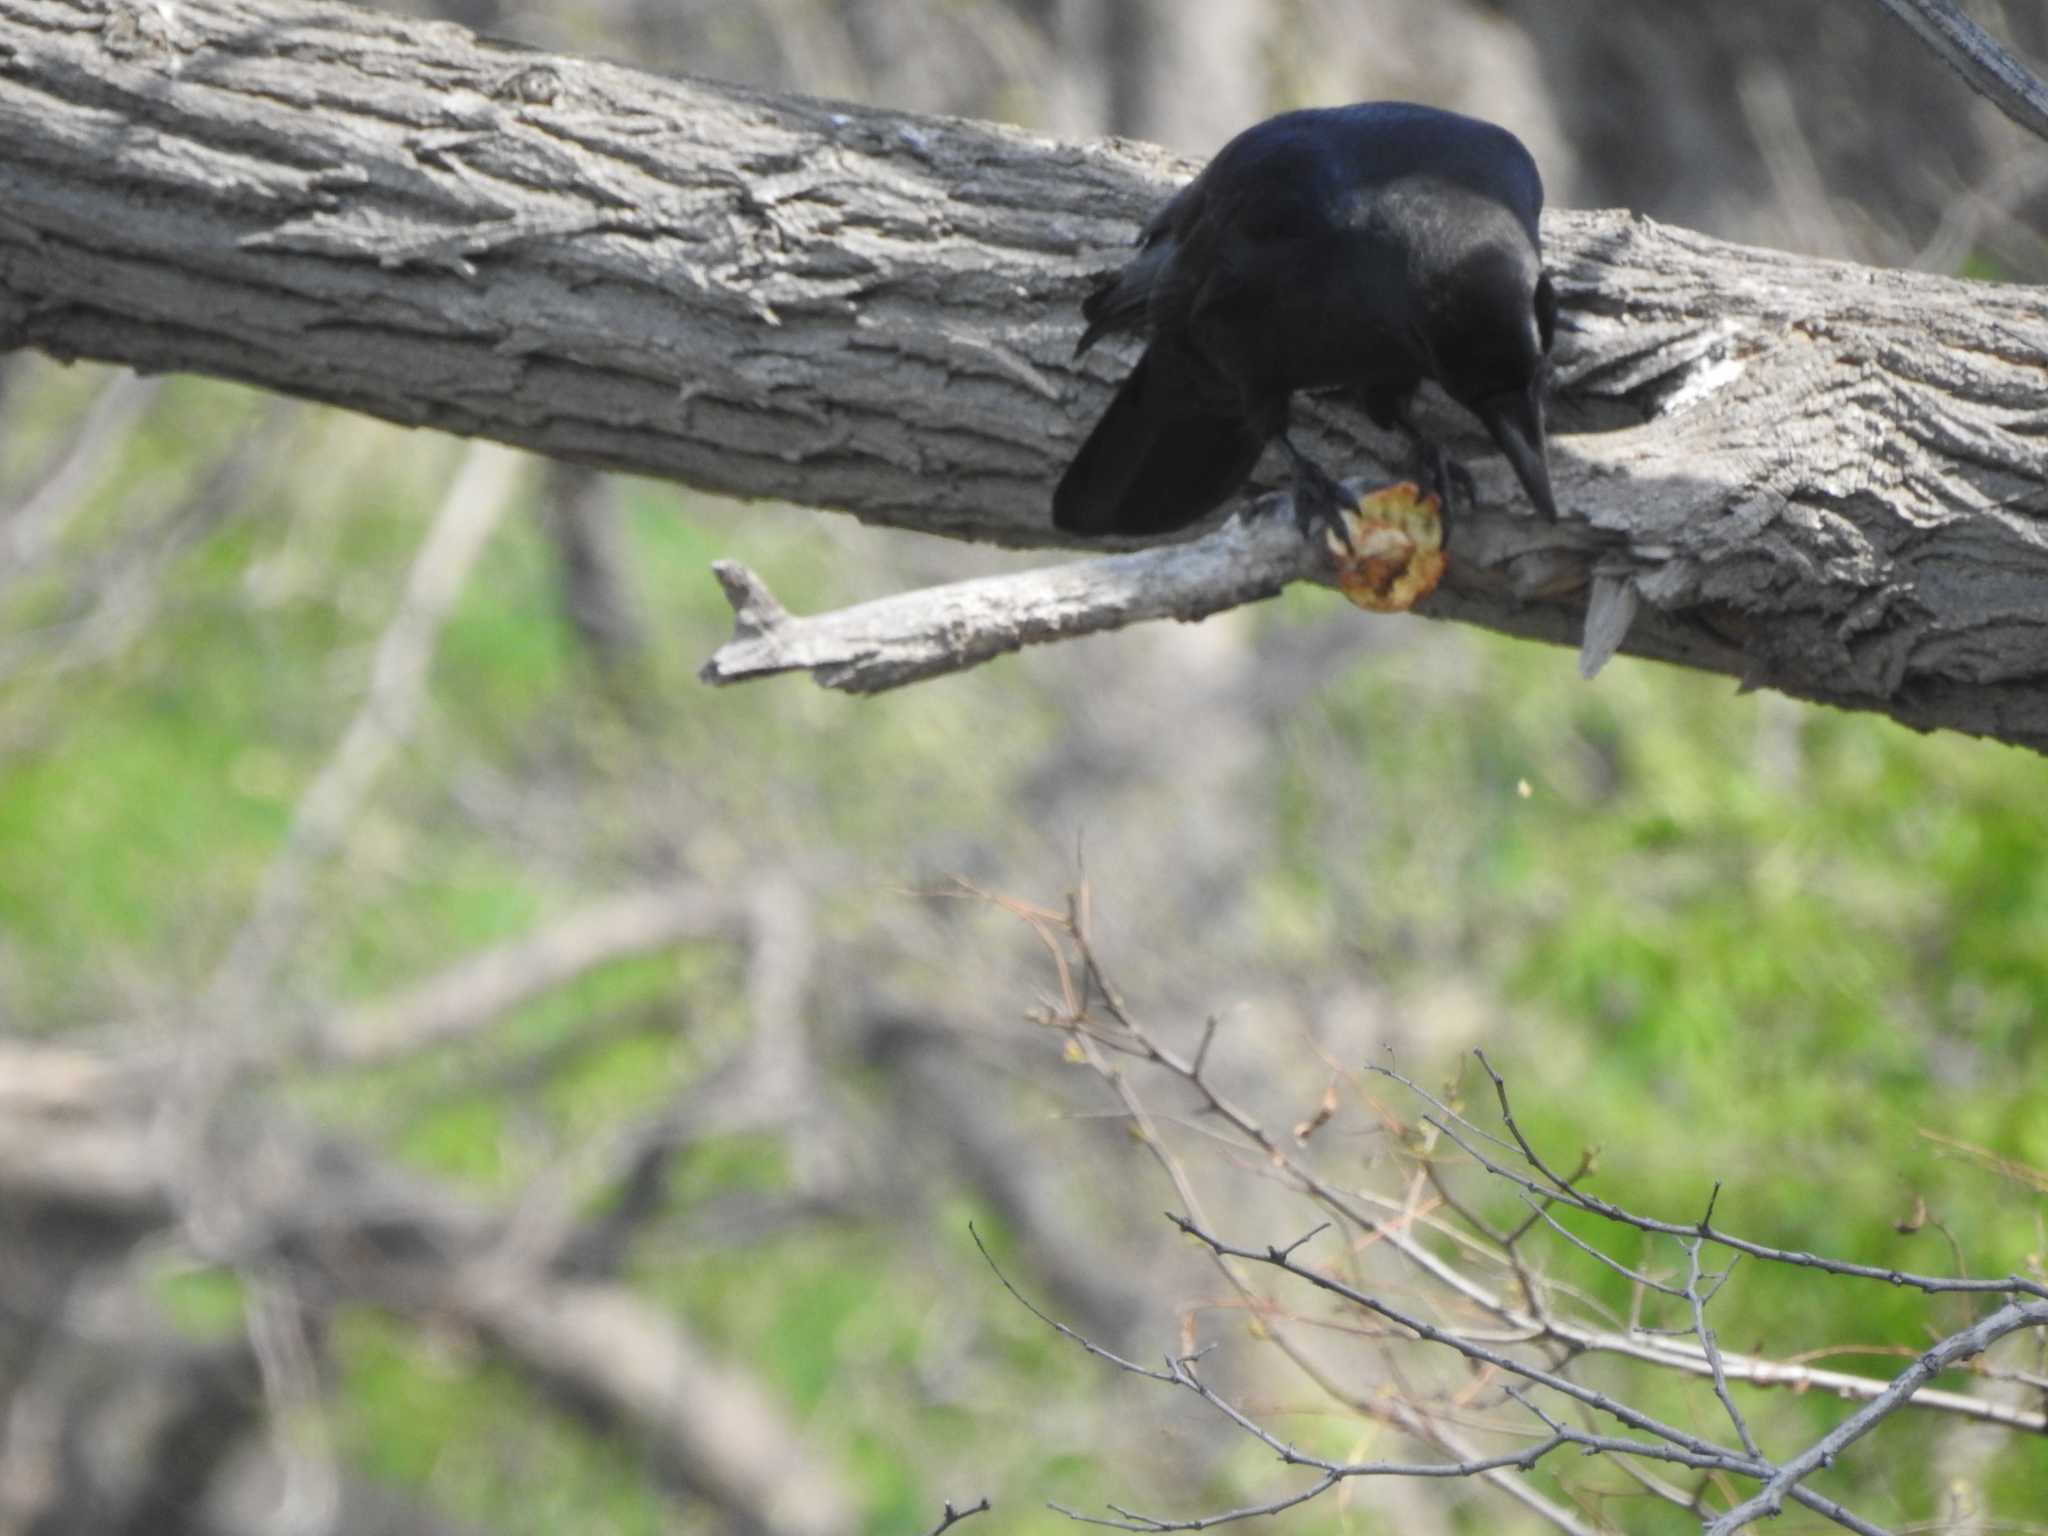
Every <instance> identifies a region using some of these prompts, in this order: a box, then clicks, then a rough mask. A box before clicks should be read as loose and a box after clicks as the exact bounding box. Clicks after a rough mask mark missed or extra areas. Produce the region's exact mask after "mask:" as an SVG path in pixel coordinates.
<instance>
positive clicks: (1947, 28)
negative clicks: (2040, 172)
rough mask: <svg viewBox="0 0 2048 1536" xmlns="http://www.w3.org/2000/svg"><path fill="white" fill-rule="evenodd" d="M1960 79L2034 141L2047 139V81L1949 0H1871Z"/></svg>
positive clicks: (1953, 1) (1953, 0) (1952, 0)
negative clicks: (1929, 49)
mask: <svg viewBox="0 0 2048 1536" xmlns="http://www.w3.org/2000/svg"><path fill="white" fill-rule="evenodd" d="M1877 3H1878V4H1879V5H1881V6H1883V7H1884V8H1885V9H1886V10H1888V11H1890V12H1891V13H1892V14H1893V15H1894V16H1896V17H1898V19H1899V20H1900V21H1903V22H1904V23H1905V24H1906V25H1907V26H1908V27H1911V28H1912V29H1913V35H1914V36H1915V37H1917V38H1919V39H1920V41H1921V42H1923V43H1925V44H1926V45H1927V46H1928V47H1929V48H1931V49H1932V50H1933V51H1934V53H1935V55H1936V56H1937V57H1938V58H1940V60H1941V61H1942V62H1943V63H1944V64H1946V65H1948V67H1949V68H1950V69H1953V70H1954V71H1955V72H1956V73H1957V74H1959V75H1961V76H1962V77H1963V80H1964V82H1965V83H1966V84H1968V86H1969V87H1970V89H1971V90H1973V91H1975V92H1976V93H1977V94H1978V95H1980V96H1982V97H1983V98H1984V99H1985V100H1986V101H1988V102H1990V103H1991V104H1992V105H1993V106H1995V107H1997V108H1998V110H1999V111H2001V112H2003V113H2004V114H2005V115H2006V116H2007V117H2009V118H2011V119H2012V120H2013V121H2014V122H2016V123H2018V124H2019V125H2020V126H2021V127H2022V128H2024V129H2026V130H2027V132H2029V133H2031V134H2033V135H2034V136H2035V137H2036V138H2039V139H2048V84H2044V83H2043V82H2042V80H2041V78H2040V77H2039V76H2038V75H2036V74H2034V72H2033V71H2031V70H2030V69H2028V68H2027V66H2026V65H2024V64H2022V63H2021V62H2020V61H2019V60H2018V59H2016V58H2014V57H2013V56H2012V55H2011V54H2010V53H2008V52H2007V51H2006V48H2005V45H2004V44H2003V43H2001V42H1999V40H1998V39H1997V38H1995V37H1993V36H1992V35H1991V34H1990V33H1989V32H1986V31H1985V30H1984V29H1983V28H1982V27H1980V26H1978V25H1977V23H1976V22H1974V21H1972V20H1971V19H1970V18H1969V17H1968V16H1966V15H1964V14H1963V10H1962V7H1961V6H1959V5H1957V4H1956V3H1955V0H1877Z"/></svg>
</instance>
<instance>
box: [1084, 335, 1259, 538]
mask: <svg viewBox="0 0 2048 1536" xmlns="http://www.w3.org/2000/svg"><path fill="white" fill-rule="evenodd" d="M1170 372H1171V370H1170V369H1165V368H1162V366H1161V364H1160V363H1159V362H1158V361H1157V359H1156V358H1155V356H1154V353H1153V352H1152V351H1147V352H1146V354H1145V355H1144V356H1143V357H1142V358H1140V359H1139V360H1138V366H1137V367H1136V368H1134V369H1132V370H1131V376H1130V377H1129V378H1127V379H1125V380H1124V382H1123V387H1122V388H1121V389H1119V390H1118V391H1117V392H1116V398H1115V399H1114V400H1112V401H1111V402H1110V405H1109V409H1108V410H1107V411H1104V412H1103V413H1102V420H1100V421H1098V422H1097V423H1096V424H1095V430H1094V431H1093V432H1091V433H1089V434H1088V441H1087V442H1085V443H1083V444H1082V445H1081V451H1080V452H1079V453H1077V454H1075V455H1074V462H1073V463H1072V464H1070V465H1068V466H1067V472H1066V473H1065V474H1064V475H1062V476H1061V477H1060V483H1059V488H1058V489H1057V490H1055V491H1054V492H1053V495H1052V520H1053V524H1054V526H1055V527H1058V528H1060V529H1062V530H1064V531H1065V532H1067V533H1078V534H1084V535H1100V534H1112V533H1116V534H1125V535H1130V536H1134V537H1135V536H1141V535H1144V534H1152V533H1170V532H1172V531H1173V530H1174V529H1176V528H1185V527H1186V526H1187V525H1188V524H1190V523H1192V522H1195V521H1197V520H1199V519H1200V518H1201V517H1202V516H1203V515H1204V514H1205V513H1208V512H1210V511H1213V510H1214V509H1215V508H1216V507H1217V505H1218V504H1220V503H1221V502H1222V501H1223V499H1224V498H1225V497H1227V496H1228V495H1229V494H1230V493H1231V492H1232V491H1234V490H1236V489H1237V488H1238V487H1239V486H1240V485H1242V484H1243V483H1244V481H1245V477H1246V476H1248V475H1249V474H1250V473H1251V472H1252V467H1253V466H1254V465H1256V464H1257V463H1258V461H1259V454H1260V452H1261V451H1262V450H1263V449H1264V448H1265V446H1266V440H1265V436H1264V435H1263V434H1260V433H1256V432H1254V431H1253V429H1252V428H1251V427H1250V425H1249V424H1248V423H1247V422H1246V421H1245V420H1244V418H1243V416H1242V415H1241V414H1239V413H1236V412H1228V413H1219V412H1217V411H1216V410H1214V409H1213V408H1203V407H1202V406H1200V405H1199V404H1195V403H1193V402H1191V401H1189V399H1188V398H1187V395H1188V391H1186V390H1184V389H1176V388H1175V387H1174V381H1173V379H1172V378H1171V377H1170Z"/></svg>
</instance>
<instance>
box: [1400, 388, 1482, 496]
mask: <svg viewBox="0 0 2048 1536" xmlns="http://www.w3.org/2000/svg"><path fill="white" fill-rule="evenodd" d="M1412 405H1413V402H1412V401H1403V402H1402V403H1401V404H1400V405H1399V406H1398V407H1397V408H1396V409H1395V412H1394V425H1395V426H1396V427H1398V428H1399V429H1400V431H1401V435H1402V436H1403V437H1405V438H1407V439H1408V446H1409V448H1410V449H1411V450H1412V451H1413V452H1414V454H1415V462H1416V478H1417V479H1419V480H1421V482H1422V488H1423V490H1425V491H1427V492H1429V494H1431V495H1432V496H1435V497H1436V498H1437V500H1438V501H1439V502H1441V503H1442V505H1443V515H1444V516H1449V515H1450V510H1451V503H1452V499H1453V495H1454V494H1455V495H1457V496H1462V497H1463V498H1464V499H1465V504H1466V505H1467V506H1470V505H1471V504H1472V503H1473V502H1475V501H1477V500H1478V499H1479V492H1478V487H1477V486H1476V485H1475V484H1474V483H1473V480H1472V471H1471V470H1469V469H1467V468H1466V467H1465V466H1464V465H1463V464H1460V463H1459V462H1458V461H1457V460H1456V459H1454V458H1452V457H1451V455H1450V452H1449V450H1447V449H1446V448H1445V447H1444V446H1443V445H1442V444H1441V443H1439V442H1437V441H1435V440H1434V439H1433V438H1431V437H1430V436H1429V434H1428V433H1426V432H1424V431H1423V430H1422V428H1421V427H1419V426H1417V425H1416V423H1415V417H1414V416H1413V414H1411V410H1412Z"/></svg>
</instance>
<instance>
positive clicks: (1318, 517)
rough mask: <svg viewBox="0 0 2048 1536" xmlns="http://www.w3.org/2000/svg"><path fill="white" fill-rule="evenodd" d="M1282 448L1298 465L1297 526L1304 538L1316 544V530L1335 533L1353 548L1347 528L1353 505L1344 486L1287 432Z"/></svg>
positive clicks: (1296, 484) (1295, 490) (1346, 545)
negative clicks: (1348, 509)
mask: <svg viewBox="0 0 2048 1536" xmlns="http://www.w3.org/2000/svg"><path fill="white" fill-rule="evenodd" d="M1280 446H1281V447H1282V448H1284V449H1285V450H1286V451H1287V457H1288V459H1289V461H1290V462H1291V463H1292V464H1293V465H1294V525H1295V526H1296V527H1297V528H1299V529H1300V530H1301V536H1302V537H1303V538H1305V539H1307V540H1309V542H1311V543H1314V542H1315V538H1316V530H1317V529H1318V528H1321V529H1322V530H1324V531H1325V532H1329V533H1334V534H1336V535H1337V537H1338V538H1339V539H1341V540H1342V541H1343V543H1344V547H1345V548H1346V549H1349V548H1350V547H1351V534H1350V533H1349V532H1348V531H1347V530H1346V528H1345V526H1344V508H1345V507H1346V506H1348V505H1350V504H1351V498H1350V497H1349V496H1347V495H1346V494H1345V492H1344V487H1343V486H1341V485H1339V484H1338V483H1337V482H1336V481H1335V480H1333V479H1331V478H1330V476H1329V473H1328V472H1327V471H1326V470H1324V468H1323V467H1322V466H1321V465H1320V464H1318V463H1316V461H1315V460H1314V459H1312V458H1310V457H1309V456H1308V455H1307V454H1305V453H1303V452H1302V451H1301V450H1300V449H1299V448H1297V447H1295V446H1294V440H1293V439H1292V438H1291V437H1289V436H1288V435H1287V434H1286V433H1285V432H1282V433H1281V434H1280Z"/></svg>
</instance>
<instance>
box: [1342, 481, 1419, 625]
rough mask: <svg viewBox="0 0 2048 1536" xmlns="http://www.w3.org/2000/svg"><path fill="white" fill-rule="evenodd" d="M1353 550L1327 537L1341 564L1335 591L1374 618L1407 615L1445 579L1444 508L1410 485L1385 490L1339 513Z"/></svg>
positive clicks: (1374, 493)
mask: <svg viewBox="0 0 2048 1536" xmlns="http://www.w3.org/2000/svg"><path fill="white" fill-rule="evenodd" d="M1338 516H1340V517H1342V518H1343V520H1344V531H1345V532H1346V533H1348V534H1349V535H1350V536H1351V546H1350V548H1348V549H1347V548H1345V546H1344V541H1343V540H1342V539H1341V538H1339V537H1338V536H1337V533H1336V531H1335V530H1334V529H1333V530H1331V531H1330V532H1329V533H1328V534H1327V535H1325V539H1326V542H1327V543H1328V545H1329V549H1330V553H1331V555H1332V556H1334V557H1335V559H1336V561H1337V588H1338V590H1339V591H1341V592H1342V593H1343V594H1344V595H1345V596H1346V597H1348V598H1350V599H1351V601H1352V602H1354V603H1356V604H1358V606H1359V607H1361V608H1369V609H1371V610H1372V611H1373V612H1374V613H1406V612H1407V611H1408V610H1409V609H1410V608H1413V607H1414V606H1415V605H1416V603H1418V602H1419V601H1421V600H1422V599H1423V598H1425V597H1427V596H1429V594H1430V593H1432V592H1434V591H1435V590H1436V584H1437V582H1438V580H1440V579H1441V578H1442V576H1443V573H1444V524H1443V516H1442V507H1441V504H1440V503H1439V502H1438V501H1437V499H1436V497H1434V496H1425V495H1424V494H1423V493H1422V491H1421V489H1420V488H1419V487H1417V486H1415V485H1413V484H1410V483H1409V482H1407V481H1405V480H1404V481H1401V482H1400V483H1398V484H1395V485H1389V486H1385V487H1382V488H1381V489H1380V490H1377V491H1373V492H1371V493H1370V494H1368V495H1366V496H1362V497H1360V498H1359V501H1358V504H1357V505H1356V506H1355V507H1347V508H1345V509H1343V510H1342V511H1340V512H1339V513H1338Z"/></svg>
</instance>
